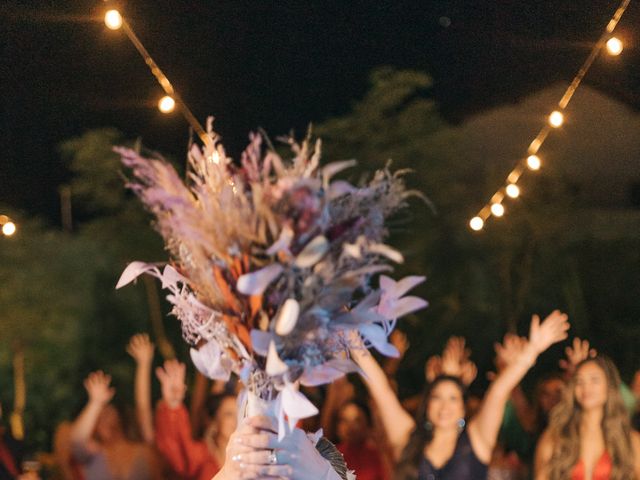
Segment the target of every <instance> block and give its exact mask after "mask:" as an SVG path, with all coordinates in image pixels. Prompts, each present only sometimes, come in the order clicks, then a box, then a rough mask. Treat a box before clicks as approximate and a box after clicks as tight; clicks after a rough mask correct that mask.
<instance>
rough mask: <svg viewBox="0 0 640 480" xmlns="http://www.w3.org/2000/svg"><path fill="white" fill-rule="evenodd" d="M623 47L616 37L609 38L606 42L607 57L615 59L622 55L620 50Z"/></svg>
mask: <svg viewBox="0 0 640 480" xmlns="http://www.w3.org/2000/svg"><path fill="white" fill-rule="evenodd" d="M623 48H624V46H623V45H622V41H621V40H620V39H619V38H617V37H611V38H610V39H609V40H607V52H608V53H609V55H611V56H613V57H617V56H618V55H620V54H621V53H622V49H623Z"/></svg>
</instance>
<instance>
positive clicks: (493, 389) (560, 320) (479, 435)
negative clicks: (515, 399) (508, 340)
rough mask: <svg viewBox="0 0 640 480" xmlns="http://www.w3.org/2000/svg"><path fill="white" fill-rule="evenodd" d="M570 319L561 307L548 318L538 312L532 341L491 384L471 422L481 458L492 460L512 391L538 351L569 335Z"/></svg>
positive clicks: (471, 430)
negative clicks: (542, 320) (541, 320)
mask: <svg viewBox="0 0 640 480" xmlns="http://www.w3.org/2000/svg"><path fill="white" fill-rule="evenodd" d="M568 329H569V322H568V320H567V316H566V315H565V314H563V313H561V312H560V311H558V310H555V311H554V312H553V313H551V314H550V315H549V316H548V317H547V318H546V319H545V320H544V322H542V323H540V317H538V316H537V315H534V316H533V318H532V320H531V327H530V330H529V341H528V342H527V343H526V344H524V345H523V348H522V349H521V350H520V351H519V352H517V354H515V355H514V356H513V358H512V359H511V361H510V363H509V365H508V366H507V367H506V368H505V369H504V370H503V371H502V372H500V374H498V376H497V377H496V378H495V380H494V381H493V382H492V383H491V385H490V386H489V390H487V394H486V395H485V398H484V401H483V403H482V406H481V407H480V411H479V412H478V414H477V415H476V416H475V417H474V418H473V419H472V420H471V421H470V422H469V437H470V439H471V444H472V446H473V449H474V452H475V453H476V455H477V456H478V458H479V459H480V460H481V461H483V462H485V463H489V461H490V460H491V453H492V452H493V448H494V447H495V444H496V441H497V440H498V432H499V430H500V425H501V423H502V417H503V416H504V407H505V405H506V403H507V400H508V399H509V396H510V395H511V391H512V390H513V389H514V388H515V387H516V385H518V384H519V383H520V381H521V380H522V378H523V377H524V376H525V374H526V373H527V372H528V371H529V369H530V368H531V367H532V366H533V365H534V364H535V362H536V359H537V358H538V355H540V354H541V353H542V352H544V351H545V350H546V349H547V348H549V347H550V346H551V345H553V344H554V343H556V342H559V341H561V340H564V339H565V338H567V330H568Z"/></svg>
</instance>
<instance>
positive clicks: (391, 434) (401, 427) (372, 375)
mask: <svg viewBox="0 0 640 480" xmlns="http://www.w3.org/2000/svg"><path fill="white" fill-rule="evenodd" d="M350 340H351V342H352V344H357V342H358V340H359V334H358V333H357V332H353V335H352V337H351V338H350ZM351 357H352V358H353V359H354V360H355V361H356V362H357V363H358V365H359V366H360V368H361V369H362V370H363V372H364V374H365V378H364V380H365V384H366V385H367V389H368V390H369V394H370V395H371V397H372V398H373V401H374V402H375V404H376V406H377V407H378V410H379V412H380V417H381V419H382V424H383V426H384V430H385V433H386V434H387V438H388V439H389V444H390V446H391V449H392V451H393V457H394V458H395V459H398V458H400V454H401V453H402V450H403V449H404V447H405V446H406V445H407V442H408V441H409V436H410V435H411V432H412V431H413V429H414V428H415V422H414V421H413V418H411V415H409V414H408V413H407V412H406V411H405V410H404V408H402V405H401V404H400V401H399V400H398V397H397V396H396V393H395V392H394V390H393V387H392V386H391V384H390V383H389V379H388V378H387V375H386V374H385V373H384V370H383V369H382V367H380V365H379V364H378V362H377V361H376V360H375V358H373V356H372V355H371V354H370V353H369V352H368V351H367V350H366V349H365V348H364V347H363V346H361V347H359V348H354V349H352V350H351Z"/></svg>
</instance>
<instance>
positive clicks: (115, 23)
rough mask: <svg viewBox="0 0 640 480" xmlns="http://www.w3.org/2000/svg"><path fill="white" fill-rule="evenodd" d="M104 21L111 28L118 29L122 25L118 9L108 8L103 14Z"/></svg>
mask: <svg viewBox="0 0 640 480" xmlns="http://www.w3.org/2000/svg"><path fill="white" fill-rule="evenodd" d="M104 23H105V25H106V26H107V28H110V29H111V30H118V29H119V28H120V27H122V15H120V12H119V11H118V10H109V11H108V12H107V13H105V14H104Z"/></svg>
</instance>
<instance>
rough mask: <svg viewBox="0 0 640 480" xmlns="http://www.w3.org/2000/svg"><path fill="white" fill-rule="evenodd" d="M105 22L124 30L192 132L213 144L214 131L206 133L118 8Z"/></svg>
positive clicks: (111, 27)
mask: <svg viewBox="0 0 640 480" xmlns="http://www.w3.org/2000/svg"><path fill="white" fill-rule="evenodd" d="M105 23H106V24H107V27H108V28H110V29H112V30H118V29H120V28H122V30H124V33H125V34H126V35H127V38H128V39H129V40H130V41H131V43H133V46H134V47H136V50H138V53H140V55H141V56H142V58H143V59H144V61H145V63H146V64H147V66H148V67H149V70H151V73H152V74H153V76H154V77H155V78H156V80H157V81H158V83H159V84H160V86H161V87H162V89H163V90H164V91H165V93H166V94H167V95H168V96H170V97H171V98H172V99H173V100H174V101H175V103H176V105H177V106H178V108H179V109H180V112H181V113H182V115H183V116H184V118H185V119H186V120H187V122H188V123H189V125H191V128H193V130H194V132H195V133H196V134H197V135H198V137H199V138H200V140H201V141H202V143H204V144H205V145H207V146H211V145H212V144H213V139H212V136H213V137H214V138H215V137H217V134H215V133H214V132H212V133H211V135H209V134H207V132H206V131H205V129H204V128H203V127H202V125H201V124H200V122H199V121H198V119H197V118H196V117H195V116H194V115H193V113H192V112H191V110H190V109H189V107H188V106H187V104H186V103H185V102H184V101H183V100H182V98H181V97H180V95H179V94H178V93H177V92H176V90H175V88H174V87H173V85H172V84H171V82H170V81H169V79H168V78H167V76H166V75H165V74H164V72H163V71H162V70H161V69H160V67H158V64H157V63H156V62H155V60H154V59H153V57H152V56H151V55H150V54H149V52H148V51H147V49H146V48H145V46H144V45H143V44H142V42H141V41H140V39H139V38H138V36H137V35H136V34H135V32H134V31H133V29H132V28H131V25H130V24H129V22H128V21H127V20H126V19H125V18H124V17H123V16H122V14H121V13H120V12H119V11H118V10H116V9H111V10H109V11H108V12H107V13H106V15H105Z"/></svg>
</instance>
